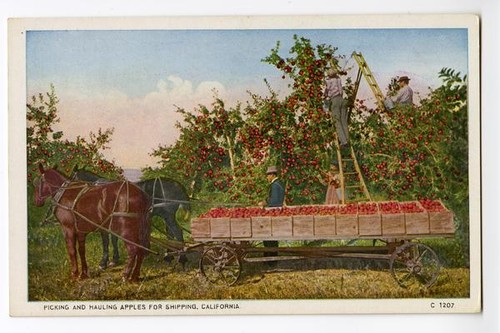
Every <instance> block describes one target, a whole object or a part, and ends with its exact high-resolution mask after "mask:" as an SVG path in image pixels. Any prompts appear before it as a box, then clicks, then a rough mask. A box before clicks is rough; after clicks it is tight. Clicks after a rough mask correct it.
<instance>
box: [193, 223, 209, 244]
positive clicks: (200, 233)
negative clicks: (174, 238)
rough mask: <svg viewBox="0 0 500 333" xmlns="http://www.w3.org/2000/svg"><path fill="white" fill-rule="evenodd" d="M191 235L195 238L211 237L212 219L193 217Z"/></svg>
mask: <svg viewBox="0 0 500 333" xmlns="http://www.w3.org/2000/svg"><path fill="white" fill-rule="evenodd" d="M191 236H192V237H193V239H195V240H196V239H200V238H210V219H209V218H196V219H193V220H192V221H191Z"/></svg>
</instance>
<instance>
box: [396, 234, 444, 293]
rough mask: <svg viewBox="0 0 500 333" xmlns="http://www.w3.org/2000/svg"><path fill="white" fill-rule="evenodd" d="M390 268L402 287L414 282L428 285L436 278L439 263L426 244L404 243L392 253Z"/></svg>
mask: <svg viewBox="0 0 500 333" xmlns="http://www.w3.org/2000/svg"><path fill="white" fill-rule="evenodd" d="M390 269H391V274H392V276H393V277H394V279H395V280H396V282H397V283H398V284H399V285H400V286H401V287H403V288H406V287H408V286H410V285H411V284H413V283H415V282H419V283H421V284H422V285H424V286H425V287H430V286H432V285H433V284H434V283H435V282H436V280H437V277H438V274H439V269H440V264H439V259H438V256H437V255H436V253H435V252H434V251H433V250H432V249H431V248H430V247H428V246H427V245H424V244H420V243H406V244H403V245H401V246H400V247H398V248H397V249H396V250H395V251H394V252H393V253H392V256H391V260H390Z"/></svg>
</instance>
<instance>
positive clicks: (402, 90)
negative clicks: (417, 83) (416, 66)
mask: <svg viewBox="0 0 500 333" xmlns="http://www.w3.org/2000/svg"><path fill="white" fill-rule="evenodd" d="M398 84H399V90H398V92H397V94H396V96H394V97H393V98H392V101H393V102H394V103H395V104H396V105H397V104H401V105H412V104H413V90H412V89H411V88H410V86H409V84H410V79H409V78H408V76H401V77H400V78H399V80H398Z"/></svg>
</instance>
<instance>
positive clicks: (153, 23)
mask: <svg viewBox="0 0 500 333" xmlns="http://www.w3.org/2000/svg"><path fill="white" fill-rule="evenodd" d="M401 27H404V28H441V27H443V28H467V29H468V31H469V105H470V107H469V110H470V112H469V147H470V151H469V159H470V160H469V170H470V175H471V177H470V178H471V183H470V191H469V195H470V211H471V213H470V216H471V218H470V221H471V223H470V235H471V239H470V246H471V249H473V251H474V253H472V254H471V276H470V278H471V291H470V299H454V300H453V302H454V303H455V306H454V308H453V309H451V310H447V311H443V310H442V309H436V308H434V307H433V304H436V302H443V301H444V300H429V299H390V300H389V299H384V300H321V301H319V300H307V301H282V300H278V301H238V302H236V303H235V304H237V305H238V308H239V309H238V310H235V309H232V310H220V309H218V308H216V307H215V308H214V307H208V309H203V304H207V303H209V304H220V303H221V302H199V301H197V302H196V303H198V304H199V306H198V309H197V310H183V311H176V312H172V311H171V312H169V313H174V314H197V315H200V314H212V315H220V314H266V313H269V312H271V313H273V314H339V313H427V312H433V313H439V312H451V313H456V312H458V313H460V312H462V313H467V312H478V311H480V309H481V306H480V299H481V297H480V289H481V265H480V253H479V252H478V250H479V249H480V186H479V185H480V184H479V182H478V180H479V174H480V172H479V168H480V164H479V162H480V152H479V135H480V134H479V38H478V36H479V22H478V18H477V17H476V16H473V15H430V16H421V15H398V16H392V15H390V16H273V17H248V16H247V17H203V18H196V19H195V18H192V17H182V18H133V19H132V18H82V19H74V18H72V19H12V20H10V21H9V45H10V47H11V49H10V51H11V52H10V54H11V57H10V61H9V68H10V69H12V70H11V71H10V73H9V74H10V75H9V83H10V86H9V92H10V95H9V97H10V99H9V111H10V112H9V128H10V135H9V137H10V140H11V141H10V155H9V156H10V159H9V162H10V173H9V181H10V184H9V185H10V189H11V191H10V199H11V201H10V203H11V210H10V214H11V215H10V220H11V229H10V239H11V240H12V241H13V244H12V245H11V249H12V250H13V251H11V258H10V259H11V267H10V271H11V279H10V281H11V294H10V297H11V315H16V316H18V315H21V316H25V315H39V316H54V315H58V316H59V315H65V316H68V315H72V316H78V315H85V316H88V315H94V316H99V315H103V314H105V315H138V314H142V315H144V314H153V315H158V314H165V312H162V311H150V310H149V305H153V304H154V303H155V302H135V303H137V305H138V306H139V305H142V304H144V305H145V310H139V311H137V310H134V311H132V312H131V311H121V310H120V307H118V310H110V311H107V312H102V311H99V310H88V307H86V308H87V309H86V310H85V311H80V310H68V311H65V312H61V311H58V312H54V311H44V309H45V307H44V306H45V305H47V303H45V302H26V300H27V299H28V295H27V285H28V281H27V277H28V274H27V266H26V265H19V264H17V263H20V262H27V260H28V258H27V244H26V243H27V239H26V234H27V229H26V224H25V223H23V221H27V215H26V183H25V179H26V169H25V168H19V167H15V166H19V165H24V164H25V161H26V151H25V149H19V148H20V147H25V146H26V143H25V138H26V134H25V127H26V120H25V103H26V96H25V92H26V86H25V84H26V82H25V81H26V80H25V78H26V64H25V59H26V55H25V45H26V40H25V36H26V31H30V30H37V31H40V30H74V29H75V30H94V29H96V30H108V29H128V30H130V29H148V30H155V29H276V28H277V29H282V28H287V29H304V28H306V29H307V28H310V29H321V28H331V29H333V28H401ZM73 303H74V302H71V305H72V306H73ZM76 303H78V302H76ZM89 303H92V302H89ZM127 303H130V302H128V301H127ZM191 303H192V302H191ZM225 303H226V304H232V303H234V302H225ZM276 303H277V304H276ZM52 304H53V303H52Z"/></svg>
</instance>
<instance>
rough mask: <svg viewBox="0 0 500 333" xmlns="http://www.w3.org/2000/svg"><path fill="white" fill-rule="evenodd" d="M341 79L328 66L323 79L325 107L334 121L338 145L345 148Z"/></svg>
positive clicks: (344, 106) (346, 140)
mask: <svg viewBox="0 0 500 333" xmlns="http://www.w3.org/2000/svg"><path fill="white" fill-rule="evenodd" d="M343 94H344V91H343V88H342V81H341V79H340V77H339V74H338V73H337V71H336V70H335V69H333V68H330V69H329V70H328V71H327V72H326V80H325V92H324V97H325V107H326V109H327V110H328V111H329V112H330V113H331V115H332V118H333V120H334V121H335V129H336V131H337V135H338V137H339V141H340V146H341V147H342V148H346V147H347V146H348V144H349V128H348V119H347V118H348V117H349V115H348V112H347V107H346V103H345V102H344V97H343Z"/></svg>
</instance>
